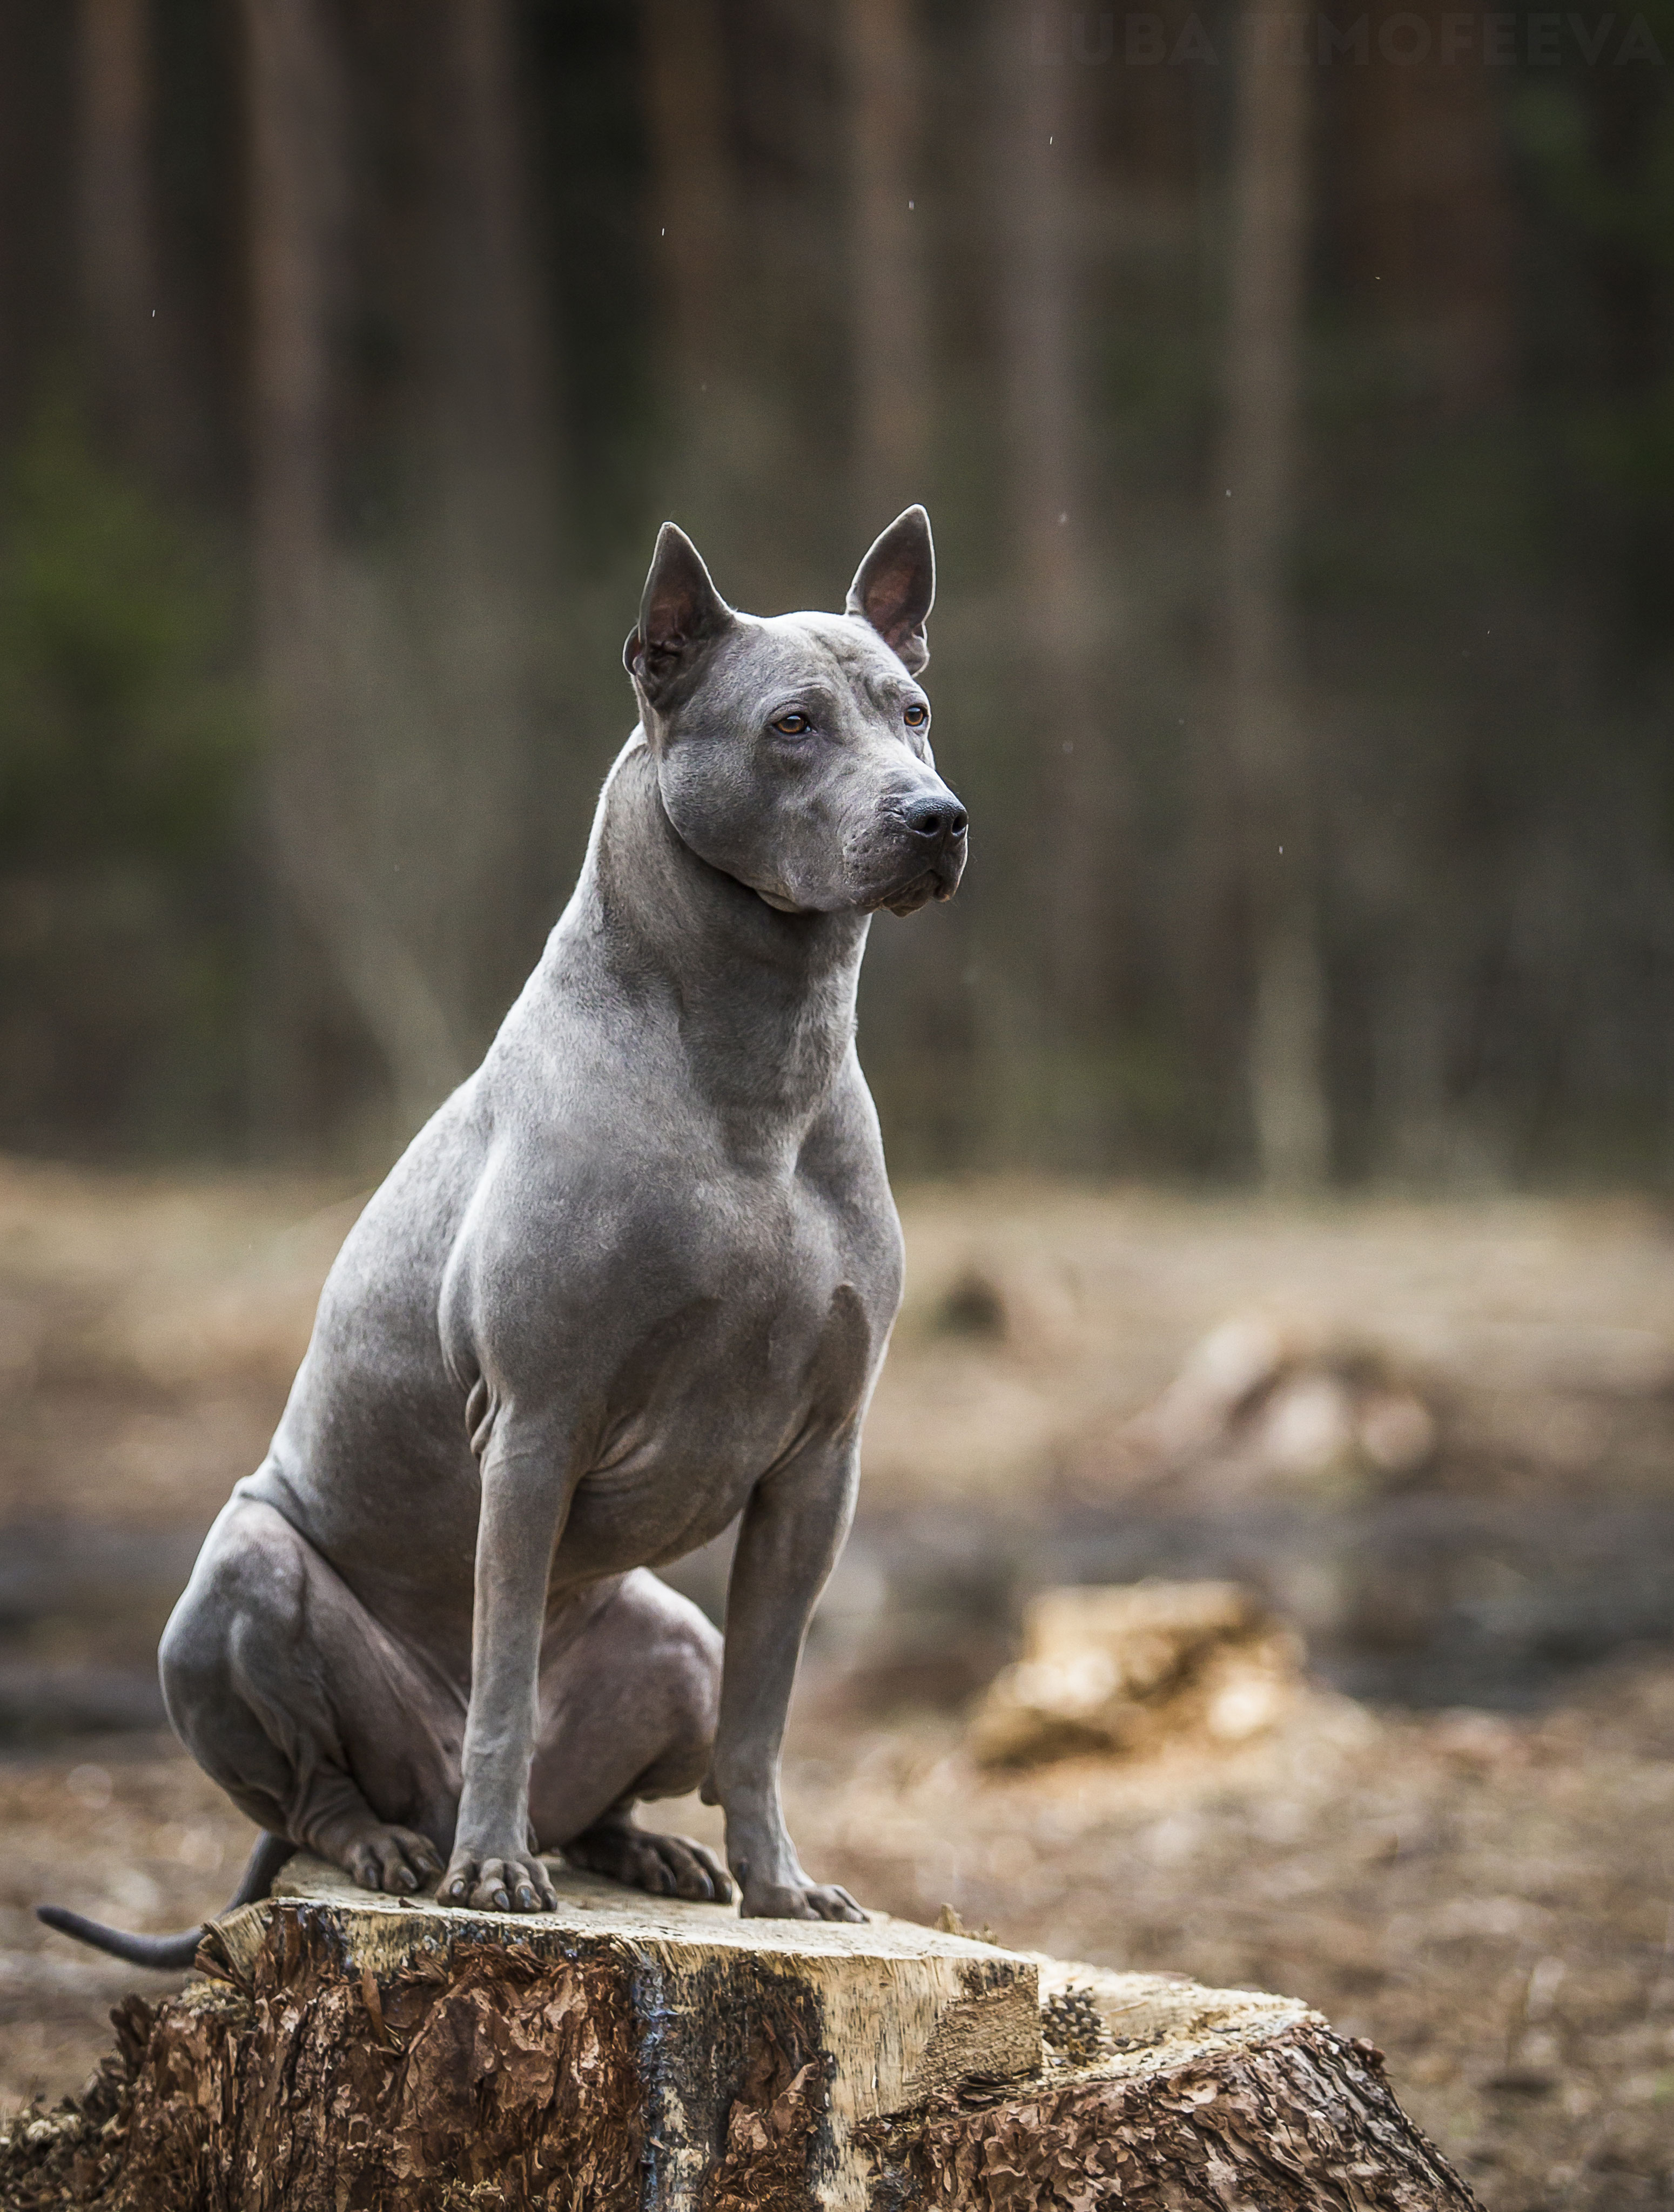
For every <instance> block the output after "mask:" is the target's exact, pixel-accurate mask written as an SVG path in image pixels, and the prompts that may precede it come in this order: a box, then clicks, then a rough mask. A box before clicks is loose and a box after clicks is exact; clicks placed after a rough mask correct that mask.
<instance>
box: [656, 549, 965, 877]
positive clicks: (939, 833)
mask: <svg viewBox="0 0 1674 2212" xmlns="http://www.w3.org/2000/svg"><path fill="white" fill-rule="evenodd" d="M934 597H935V555H934V549H933V547H932V545H931V543H930V519H929V517H928V515H927V514H926V513H925V512H924V510H923V508H922V507H909V508H908V509H907V511H906V513H904V515H902V516H901V517H900V518H899V519H898V520H897V521H894V522H892V523H891V525H890V526H889V528H888V529H887V530H886V531H885V532H884V534H883V536H882V537H881V538H879V540H878V542H877V544H875V545H874V547H873V548H872V550H871V551H870V552H869V553H868V554H867V556H866V558H865V559H864V560H863V561H862V562H861V565H860V567H859V568H858V569H857V570H856V572H855V580H854V582H853V583H852V584H851V585H850V586H849V599H848V604H847V607H846V610H845V611H844V612H843V614H840V615H826V614H799V615H776V616H775V617H772V618H771V619H770V620H763V619H762V618H760V617H758V616H755V615H745V614H739V613H737V612H735V611H734V609H733V608H731V607H729V606H728V605H727V603H726V601H725V600H724V599H722V598H721V594H720V593H719V592H717V591H716V590H715V586H714V585H713V584H712V583H711V582H710V581H709V570H708V569H707V568H705V567H704V566H703V562H702V560H701V559H700V558H699V557H698V553H697V547H696V546H695V545H693V544H692V543H691V539H690V538H687V537H686V536H685V533H684V532H681V531H679V530H677V529H676V528H675V526H674V525H673V523H672V522H666V523H664V525H663V526H662V530H661V532H660V534H659V536H658V538H657V550H656V553H655V555H654V557H653V560H652V562H651V573H650V574H649V575H648V577H647V579H646V583H645V596H644V598H643V599H642V601H641V603H640V611H639V625H638V627H637V628H636V629H635V631H634V632H633V635H631V636H630V638H629V640H628V642H627V644H626V646H625V647H624V649H623V659H624V663H625V664H626V666H627V669H628V672H629V674H630V676H631V677H632V678H633V679H634V689H635V690H636V693H637V695H638V698H639V705H640V713H641V717H642V720H643V723H644V727H645V734H646V738H647V740H648V744H650V747H651V750H652V752H653V754H654V757H655V760H656V764H657V781H658V786H659V787H660V791H661V793H662V802H663V805H664V807H665V808H666V810H667V814H668V818H669V820H670V821H671V822H672V823H673V825H674V828H675V829H676V830H677V831H678V833H679V836H681V837H682V838H683V839H684V840H685V843H686V844H687V845H689V846H690V847H691V849H692V851H693V852H694V853H696V854H698V855H699V857H700V858H701V859H703V860H707V861H708V862H709V865H710V866H712V867H716V868H721V869H723V870H724V871H725V872H726V873H727V874H728V875H729V876H735V877H736V878H738V879H739V881H740V883H744V884H748V885H749V886H750V888H751V890H753V891H756V892H758V893H759V895H760V896H762V897H763V898H764V899H765V900H766V901H767V902H768V904H769V905H770V906H772V907H776V908H778V909H779V910H780V912H782V913H785V914H809V913H814V914H835V913H841V912H845V911H847V912H855V911H860V912H867V913H869V912H871V911H872V910H873V909H874V908H878V907H885V906H886V907H888V908H890V909H891V910H892V912H893V913H895V914H913V913H916V911H917V909H918V908H920V907H921V906H922V905H924V904H925V903H926V902H927V901H928V900H930V899H932V898H944V899H945V898H952V896H953V893H954V891H955V890H956V889H957V888H958V885H959V877H960V875H961V873H962V872H963V871H964V868H965V809H964V807H963V806H961V805H960V804H959V800H958V799H956V798H955V797H954V796H953V793H952V792H951V791H950V790H949V789H948V788H947V785H946V784H945V783H944V782H943V781H941V778H940V776H939V775H937V774H936V772H935V764H934V760H933V758H932V756H931V752H930V702H929V701H928V699H927V698H926V697H925V696H924V693H923V690H922V688H921V686H920V685H919V683H918V681H917V678H918V674H919V671H921V670H922V668H923V666H924V664H925V662H926V661H927V660H928V659H929V657H930V653H929V647H928V645H927V644H926V643H925V641H924V624H925V621H926V618H927V617H928V614H929V611H930V605H931V602H932V600H933V599H934Z"/></svg>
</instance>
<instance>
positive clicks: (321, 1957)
mask: <svg viewBox="0 0 1674 2212" xmlns="http://www.w3.org/2000/svg"><path fill="white" fill-rule="evenodd" d="M559 1881H560V1897H561V1901H560V1906H559V1910H558V1911H557V1912H556V1913H554V1914H549V1915H542V1916H539V1917H533V1918H524V1919H519V1918H514V1917H511V1916H508V1915H504V1914H493V1913H490V1914H472V1913H467V1912H462V1911H447V1910H443V1909H442V1908H441V1907H439V1906H436V1905H432V1904H429V1902H428V1901H423V1900H421V1901H419V1902H417V1903H416V1904H412V1903H407V1902H405V1901H398V1900H397V1899H393V1898H379V1897H369V1896H368V1895H367V1894H366V1893H363V1892H357V1891H356V1890H354V1889H353V1888H352V1887H351V1886H350V1884H348V1882H347V1881H346V1880H345V1879H344V1877H343V1876H342V1875H338V1874H337V1873H336V1872H335V1871H334V1870H332V1869H326V1868H323V1867H321V1866H320V1864H319V1863H318V1862H303V1863H301V1866H300V1868H298V1867H297V1866H296V1865H295V1863H293V1870H292V1873H291V1877H290V1883H289V1890H290V1893H289V1894H288V1895H286V1896H283V1897H281V1898H279V1899H275V1900H274V1901H273V1902H271V1903H270V1904H267V1905H253V1906H247V1907H245V1908H244V1909H243V1911H240V1912H238V1913H235V1914H233V1915H230V1916H229V1917H228V1919H227V1920H226V1921H224V1922H222V1923H219V1924H218V1926H217V1927H216V1928H215V1929H212V1930H211V1933H210V1936H209V1937H208V1938H207V1939H206V1942H205V1944H204V1949H203V1951H202V1952H201V1953H200V1964H201V1965H203V1966H204V1967H205V1968H206V1970H207V1972H209V1973H210V1975H211V1976H212V1977H213V1978H212V1979H210V1980H207V1981H205V1982H203V1983H201V1984H198V1985H197V1986H195V1987H193V1988H192V1989H189V1990H188V1991H187V1992H186V1996H184V1997H181V1998H180V1999H176V2000H171V2001H168V2002H164V2003H163V2004H161V2005H160V2006H158V2007H156V2008H155V2009H154V2008H149V2007H148V2006H146V2005H145V2004H143V2002H141V2001H140V2000H139V1999H138V1998H130V1999H129V2000H127V2002H126V2003H125V2005H123V2006H122V2007H120V2008H119V2009H118V2011H117V2013H116V2014H115V2015H113V2019H114V2021H115V2023H116V2027H117V2029H118V2034H119V2044H120V2048H119V2052H118V2053H117V2054H116V2055H115V2056H113V2058H111V2059H110V2060H108V2061H107V2062H106V2065H105V2068H104V2069H103V2071H102V2073H101V2075H100V2076H99V2077H97V2078H96V2079H95V2081H94V2084H93V2085H91V2086H90V2087H89V2090H88V2092H87V2093H84V2096H83V2098H82V2100H72V2102H70V2104H67V2105H64V2106H60V2107H59V2108H58V2111H57V2112H54V2113H52V2114H51V2115H34V2116H28V2115H26V2116H24V2118H22V2119H21V2120H20V2121H18V2122H16V2123H15V2124H14V2125H13V2126H12V2128H11V2130H9V2133H8V2134H6V2135H4V2136H0V2203H4V2204H6V2205H7V2206H8V2208H11V2207H18V2208H21V2207H26V2206H27V2207H28V2208H29V2212H46V2208H48V2207H56V2206H70V2205H76V2204H91V2203H94V2202H95V2201H96V2202H97V2203H98V2204H99V2205H100V2208H101V2212H142V2208H144V2212H149V2208H151V2207H154V2206H156V2205H160V2204H165V2203H166V2204H167V2205H168V2206H169V2207H170V2208H171V2212H258V2209H259V2212H328V2208H329V2212H351V2208H359V2209H360V2212H364V2208H374V2207H386V2206H387V2207H390V2208H394V2207H396V2206H399V2207H400V2208H401V2212H446V2208H450V2207H452V2206H454V2205H458V2204H461V2203H465V2202H466V2200H467V2197H468V2199H469V2201H470V2202H471V2203H473V2204H474V2203H484V2204H495V2205H505V2206H516V2207H520V2208H521V2207H524V2206H533V2205H540V2206H545V2207H550V2208H551V2212H570V2208H572V2207H575V2206H587V2207H597V2208H600V2212H604V2208H610V2212H618V2208H619V2212H638V2208H647V2212H652V2209H653V2208H655V2212H812V2208H813V2206H814V2205H816V2204H818V2205H820V2206H824V2207H829V2208H831V2212H872V2208H880V2207H886V2206H892V2207H898V2208H904V2207H907V2206H911V2205H916V2204H918V2205H925V2206H931V2205H934V2206H937V2207H947V2208H949V2212H959V2208H962V2207H966V2206H971V2207H977V2206H980V2207H983V2208H986V2212H1012V2208H1015V2212H1037V2209H1039V2212H1044V2208H1048V2207H1053V2208H1068V2207H1070V2206H1073V2205H1076V2204H1085V2203H1087V2202H1089V2201H1093V2202H1102V2201H1105V2200H1109V2201H1116V2200H1117V2199H1118V2198H1119V2200H1120V2202H1121V2203H1123V2205H1125V2206H1131V2207H1134V2208H1135V2212H1147V2208H1154V2212H1165V2208H1166V2212H1177V2208H1178V2207H1180V2206H1183V2205H1185V2204H1192V2205H1206V2206H1224V2207H1226V2208H1227V2212H1232V2208H1234V2207H1239V2208H1241V2207H1245V2206H1248V2205H1251V2204H1259V2205H1261V2206H1262V2207H1263V2208H1264V2212H1293V2208H1294V2212H1303V2208H1305V2207H1306V2208H1307V2212H1321V2208H1340V2212H1470V2207H1471V2205H1472V2199H1471V2197H1470V2192H1469V2191H1467V2190H1466V2189H1465V2188H1464V2185H1463V2184H1462V2183H1460V2182H1459V2181H1458V2179H1457V2177H1456V2176H1455V2175H1454V2174H1453V2173H1452V2171H1451V2169H1450V2168H1449V2167H1448V2166H1447V2165H1446V2161H1445V2160H1442V2159H1441V2158H1440V2155H1439V2154H1437V2153H1436V2152H1435V2151H1434V2149H1433V2148H1432V2147H1431V2146H1430V2145H1429V2144H1428V2143H1427V2142H1426V2141H1425V2140H1424V2138H1423V2136H1421V2135H1420V2134H1419V2133H1418V2132H1417V2130H1415V2129H1414V2128H1413V2127H1412V2126H1411V2124H1409V2122H1408V2121H1407V2119H1406V2118H1405V2117H1404V2115H1403V2113H1402V2112H1401V2111H1400V2108H1399V2107H1398V2106H1397V2104H1396V2102H1395V2100H1394V2099H1393V2098H1392V2097H1391V2094H1390V2092H1389V2089H1388V2087H1387V2085H1386V2084H1385V2081H1384V2079H1383V2075H1382V2071H1381V2062H1380V2060H1379V2057H1378V2055H1377V2053H1376V2052H1375V2051H1372V2050H1371V2048H1370V2047H1369V2046H1368V2045H1364V2044H1354V2043H1349V2042H1346V2041H1344V2040H1343V2039H1342V2038H1341V2037H1339V2036H1337V2035H1335V2034H1334V2033H1332V2031H1331V2030H1330V2028H1329V2027H1327V2026H1326V2024H1325V2022H1324V2021H1322V2020H1321V2019H1319V2018H1318V2015H1316V2014H1313V2013H1311V2012H1309V2011H1307V2009H1306V2008H1305V2007H1304V2006H1302V2005H1300V2004H1299V2003H1297V2002H1294V2000H1292V1999H1287V1998H1282V1997H1269V1996H1257V1995H1252V1994H1251V1992H1249V1991H1245V1990H1237V1991H1224V1990H1204V1989H1201V1988H1199V1987H1198V1986H1196V1984H1193V1983H1190V1982H1184V1981H1179V1980H1175V1979H1171V1978H1165V1977H1158V1976H1154V1975H1141V1974H1109V1973H1105V1972H1101V1971H1100V1970H1099V1969H1098V1968H1096V1967H1090V1966H1085V1967H1084V1966H1068V1965H1065V1964H1063V1963H1062V1962H1061V1961H1055V1960H1042V1959H1038V1958H1035V1957H1032V1956H1028V1955H1025V1954H1018V1953H1014V1952H1008V1951H1005V1950H1002V1949H1001V1948H997V1947H995V1946H994V1945H991V1944H989V1943H986V1942H978V1941H975V1940H972V1939H970V1938H968V1937H966V1936H963V1935H961V1934H959V1933H955V1932H946V1931H942V1930H937V1929H923V1928H916V1927H913V1926H911V1925H910V1923H904V1922H898V1921H891V1920H888V1919H886V1918H884V1917H881V1916H880V1917H877V1918H874V1920H873V1921H872V1922H871V1923H869V1924H867V1926H865V1927H849V1926H837V1925H833V1924H830V1923H806V1922H787V1921H740V1920H739V1919H737V1918H736V1917H734V1915H733V1914H732V1913H731V1912H729V1911H727V1910H726V1909H725V1908H722V1907H720V1906H713V1905H710V1906H705V1905H679V1904H677V1903H673V1902H671V1901H667V1900H663V1899H650V1898H645V1897H641V1896H638V1895H636V1894H634V1893H630V1892H624V1891H623V1890H621V1889H618V1888H617V1887H615V1886H614V1885H612V1884H609V1883H606V1882H601V1881H596V1880H593V1879H591V1878H589V1877H587V1876H578V1875H569V1874H561V1875H560V1876H559ZM298 1893H301V1894H298Z"/></svg>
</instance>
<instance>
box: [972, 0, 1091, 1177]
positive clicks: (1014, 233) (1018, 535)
mask: <svg viewBox="0 0 1674 2212" xmlns="http://www.w3.org/2000/svg"><path fill="white" fill-rule="evenodd" d="M999 14H1000V18H1001V21H1000V24H999V27H998V28H999V36H998V38H997V40H996V46H995V52H996V59H997V63H998V78H999V82H998V84H997V86H996V104H997V114H998V119H999V126H1000V147H999V154H1000V159H999V160H998V161H996V162H995V175H996V178H997V179H998V181H999V185H1000V189H1001V196H1002V197H1001V209H1000V222H999V226H998V232H997V244H998V248H999V266H998V269H997V271H996V275H997V278H998V284H997V293H998V304H999V307H1000V314H1001V319H1000V332H999V336H1000V341H1001V374H1002V378H1003V391H1004V400H1005V407H1006V435H1007V454H1006V462H1007V479H1008V481H1007V490H1008V494H1009V505H1010V536H1011V540H1012V543H1013V544H1014V547H1015V549H1016V569H1015V589H1016V595H1017V600H1016V604H1015V605H1014V607H1013V608H1012V609H1011V610H1010V611H1009V615H1008V627H1009V628H1011V629H1013V630H1014V634H1015V635H1016V636H1017V638H1018V639H1019V641H1020V646H1019V650H1018V655H1017V665H1016V667H1015V671H1014V681H1015V684H1016V702H1015V711H1016V713H1017V714H1018V716H1019V719H1020V725H1021V726H1022V727H1024V728H1026V729H1028V730H1031V731H1032V732H1034V733H1035V744H1036V750H1035V754H1034V758H1033V760H1032V763H1031V772H1030V790H1029V798H1028V813H1029V818H1030V822H1031V829H1032V836H1031V838H1030V842H1029V848H1028V850H1027V852H1026V854H1023V855H1020V860H1021V865H1022V867H1023V869H1024V871H1025V872H1026V876H1027V878H1028V879H1029V880H1030V882H1031V883H1032V885H1033V886H1035V887H1036V888H1035V890H1034V892H1033V898H1034V910H1035V913H1036V915H1037V916H1038V923H1037V927H1038V930H1039V933H1040V935H1039V939H1038V945H1039V953H1038V965H1037V971H1036V974H1035V975H1034V976H1032V977H1030V978H1029V979H1027V982H1026V997H1025V999H1024V1000H1023V1002H1022V1003H1023V1005H1024V1006H1034V1007H1035V1008H1036V1009H1038V1011H1037V1012H1036V1013H1035V1015H1034V1018H1033V1024H1032V1025H1033V1027H1034V1029H1035V1032H1036V1034H1035V1036H1034V1038H1033V1040H1032V1046H1033V1049H1032V1053H1031V1055H1030V1056H1031V1058H1032V1060H1033V1061H1034V1064H1035V1065H1034V1072H1035V1074H1036V1076H1037V1079H1038V1085H1039V1090H1038V1099H1037V1101H1036V1102H1035V1103H1034V1105H1033V1109H1032V1112H1031V1115H1030V1118H1031V1120H1032V1121H1033V1122H1034V1124H1035V1131H1036V1137H1037V1143H1038V1142H1039V1140H1040V1139H1043V1138H1044V1157H1038V1158H1037V1161H1036V1164H1038V1165H1041V1166H1045V1167H1064V1166H1071V1167H1078V1168H1083V1169H1085V1168H1087V1167H1095V1166H1099V1167H1102V1166H1105V1165H1108V1164H1109V1162H1108V1160H1107V1159H1106V1158H1105V1157H1103V1147H1104V1141H1105V1132H1106V1131H1107V1129H1108V1127H1109V1123H1110V1121H1111V1106H1112V1102H1111V1100H1110V1098H1109V1097H1107V1096H1106V1095H1105V1086H1104V1085H1103V1084H1102V1082H1101V1081H1100V1080H1099V1059H1100V1058H1101V1057H1102V1055H1104V1054H1105V1053H1107V1051H1108V1046H1109V1032H1110V1027H1111V1020H1112V1017H1113V1012H1114V1008H1113V1004H1112V999H1113V994H1112V989H1111V985H1112V980H1113V976H1114V972H1115V966H1116V945H1115V939H1116V935H1117V892H1116V886H1117V883H1118V882H1119V880H1120V878H1121V874H1122V868H1121V860H1120V854H1119V845H1120V820H1119V816H1120V805H1121V801H1120V795H1119V788H1118V782H1119V779H1118V775H1117V768H1116V763H1115V762H1114V760H1113V758H1112V757H1111V744H1110V717H1109V714H1108V711H1107V708H1106V707H1105V702H1104V701H1103V700H1102V699H1101V698H1100V696H1099V691H1098V688H1097V677H1096V673H1095V670H1096V665H1097V662H1098V659H1099V651H1098V648H1099V642H1100V638H1101V635H1102V634H1103V633H1104V631H1105V629H1106V626H1107V624H1108V623H1109V611H1108V610H1107V609H1105V608H1103V607H1100V606H1098V605H1095V602H1094V595H1093V591H1092V588H1091V580H1090V576H1089V570H1088V550H1089V547H1088V538H1089V532H1088V520H1089V516H1088V507H1089V505H1090V497H1089V493H1088V488H1087V474H1086V471H1087V456H1086V454H1085V453H1084V452H1083V451H1082V450H1081V436H1080V427H1081V416H1082V401H1081V395H1080V375H1079V371H1078V365H1077V361H1076V312H1075V311H1076V306H1077V301H1078V297H1079V294H1080V270H1079V266H1078V253H1079V244H1080V238H1079V231H1080V214H1081V209H1080V197H1079V193H1080V185H1079V179H1080V155H1079V149H1078V143H1077V124H1078V120H1079V118H1078V117H1077V115H1076V113H1075V110H1074V102H1073V100H1072V99H1071V96H1070V94H1071V85H1072V78H1071V73H1070V70H1069V67H1068V64H1067V63H1066V62H1065V60H1064V59H1063V58H1062V55H1060V56H1058V57H1057V58H1056V61H1053V60H1046V59H1043V58H1042V57H1041V56H1040V55H1039V54H1038V53H1036V52H1029V51H1023V52H1019V51H1018V50H1017V40H1018V35H1019V21H1020V19H1019V18H1018V16H1017V15H1016V13H1015V11H1014V10H1013V9H1009V8H1007V9H1001V10H1000V11H999ZM1030 21H1031V23H1032V19H1030ZM1013 1156H1014V1157H1015V1154H1014V1155H1013Z"/></svg>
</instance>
